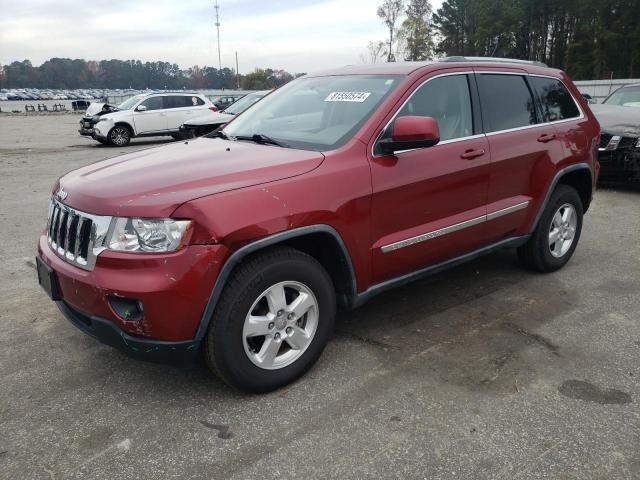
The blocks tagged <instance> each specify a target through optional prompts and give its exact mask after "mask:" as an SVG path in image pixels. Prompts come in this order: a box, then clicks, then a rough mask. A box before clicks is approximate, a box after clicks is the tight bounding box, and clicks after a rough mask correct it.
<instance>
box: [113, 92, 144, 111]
mask: <svg viewBox="0 0 640 480" xmlns="http://www.w3.org/2000/svg"><path fill="white" fill-rule="evenodd" d="M143 98H144V95H136V96H135V97H131V98H128V99H126V100H125V101H124V102H122V103H121V104H120V105H118V110H131V108H132V107H133V106H134V105H135V104H136V103H138V102H139V101H140V100H142V99H143Z"/></svg>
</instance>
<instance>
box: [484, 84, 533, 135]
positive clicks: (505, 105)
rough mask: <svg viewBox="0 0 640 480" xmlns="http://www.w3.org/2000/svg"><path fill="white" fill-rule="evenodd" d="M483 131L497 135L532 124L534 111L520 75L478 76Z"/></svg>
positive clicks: (525, 85)
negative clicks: (500, 132)
mask: <svg viewBox="0 0 640 480" xmlns="http://www.w3.org/2000/svg"><path fill="white" fill-rule="evenodd" d="M478 87H479V88H480V101H481V103H482V112H483V117H484V120H485V122H484V124H485V131H487V132H498V131H500V130H509V129H512V128H519V127H526V126H528V125H535V124H536V123H537V119H536V108H535V103H534V101H533V96H532V95H531V91H530V90H529V86H528V85H527V82H526V80H525V78H524V76H522V75H500V74H485V73H483V74H481V75H479V76H478Z"/></svg>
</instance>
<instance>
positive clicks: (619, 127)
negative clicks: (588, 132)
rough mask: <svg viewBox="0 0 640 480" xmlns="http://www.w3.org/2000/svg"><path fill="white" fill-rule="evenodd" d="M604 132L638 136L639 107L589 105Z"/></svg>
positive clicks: (639, 129)
mask: <svg viewBox="0 0 640 480" xmlns="http://www.w3.org/2000/svg"><path fill="white" fill-rule="evenodd" d="M589 107H590V108H591V111H592V112H593V114H594V115H595V117H596V119H597V120H598V123H600V128H601V129H602V131H603V132H604V133H609V134H611V135H621V136H629V137H638V136H640V108H638V107H621V106H619V105H606V104H596V105H589Z"/></svg>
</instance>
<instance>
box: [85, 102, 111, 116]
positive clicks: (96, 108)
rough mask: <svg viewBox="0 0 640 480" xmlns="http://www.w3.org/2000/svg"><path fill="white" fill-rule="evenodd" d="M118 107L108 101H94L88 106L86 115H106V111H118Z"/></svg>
mask: <svg viewBox="0 0 640 480" xmlns="http://www.w3.org/2000/svg"><path fill="white" fill-rule="evenodd" d="M118 111H119V110H118V107H116V106H113V105H109V104H108V103H97V102H94V103H92V104H90V105H89V106H88V107H87V110H86V112H85V115H87V116H93V115H98V116H100V115H104V114H105V113H112V112H118Z"/></svg>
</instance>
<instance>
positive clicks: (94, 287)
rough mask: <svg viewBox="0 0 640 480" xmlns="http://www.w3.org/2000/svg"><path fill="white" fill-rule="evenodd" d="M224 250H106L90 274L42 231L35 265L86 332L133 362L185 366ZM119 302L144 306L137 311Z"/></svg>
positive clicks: (196, 343)
mask: <svg viewBox="0 0 640 480" xmlns="http://www.w3.org/2000/svg"><path fill="white" fill-rule="evenodd" d="M227 254H228V251H227V249H226V247H223V246H221V245H191V246H187V247H185V248H183V249H181V250H179V251H176V252H172V253H167V254H131V253H128V254H127V253H122V252H111V251H105V252H103V253H102V254H101V255H100V256H99V257H98V261H97V262H96V265H95V267H94V268H93V269H92V270H90V271H87V270H84V269H81V268H79V267H77V266H75V265H72V264H70V263H69V262H67V261H66V260H64V259H63V258H61V257H60V256H58V255H57V254H55V253H54V252H53V251H52V250H51V248H50V246H49V245H48V243H47V238H46V236H45V235H42V236H41V237H40V241H39V243H38V255H37V258H36V267H37V272H38V280H39V283H40V285H41V286H42V288H43V289H44V291H45V292H46V293H47V294H48V295H49V297H50V298H51V299H52V300H54V301H55V302H56V304H57V306H58V308H59V309H60V311H61V312H62V313H63V314H64V316H65V317H66V318H67V319H68V320H69V321H70V322H71V323H73V324H74V325H75V326H76V327H78V328H79V329H80V330H82V331H83V332H84V333H86V334H88V335H90V336H92V337H94V338H96V339H97V340H98V341H100V342H102V343H104V344H107V345H110V346H113V347H115V348H117V349H118V350H121V351H123V352H125V353H126V354H128V355H130V356H132V357H134V358H136V359H141V360H146V361H152V362H161V363H170V364H185V363H189V362H190V361H191V360H193V359H194V358H195V356H196V355H197V351H198V349H199V348H198V347H199V339H197V338H196V331H197V330H198V328H199V326H200V322H201V319H202V314H203V312H204V310H205V306H206V304H207V302H208V300H209V296H210V293H211V288H212V286H213V284H214V283H215V280H216V278H217V275H218V273H219V266H220V265H222V264H223V261H224V258H226V256H227ZM122 301H126V302H129V304H132V305H133V304H135V305H139V308H138V310H137V314H136V311H135V309H133V308H132V309H131V310H129V307H127V308H125V309H123V308H122V307H121V306H119V305H120V304H121V302H122ZM131 313H133V314H131Z"/></svg>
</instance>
